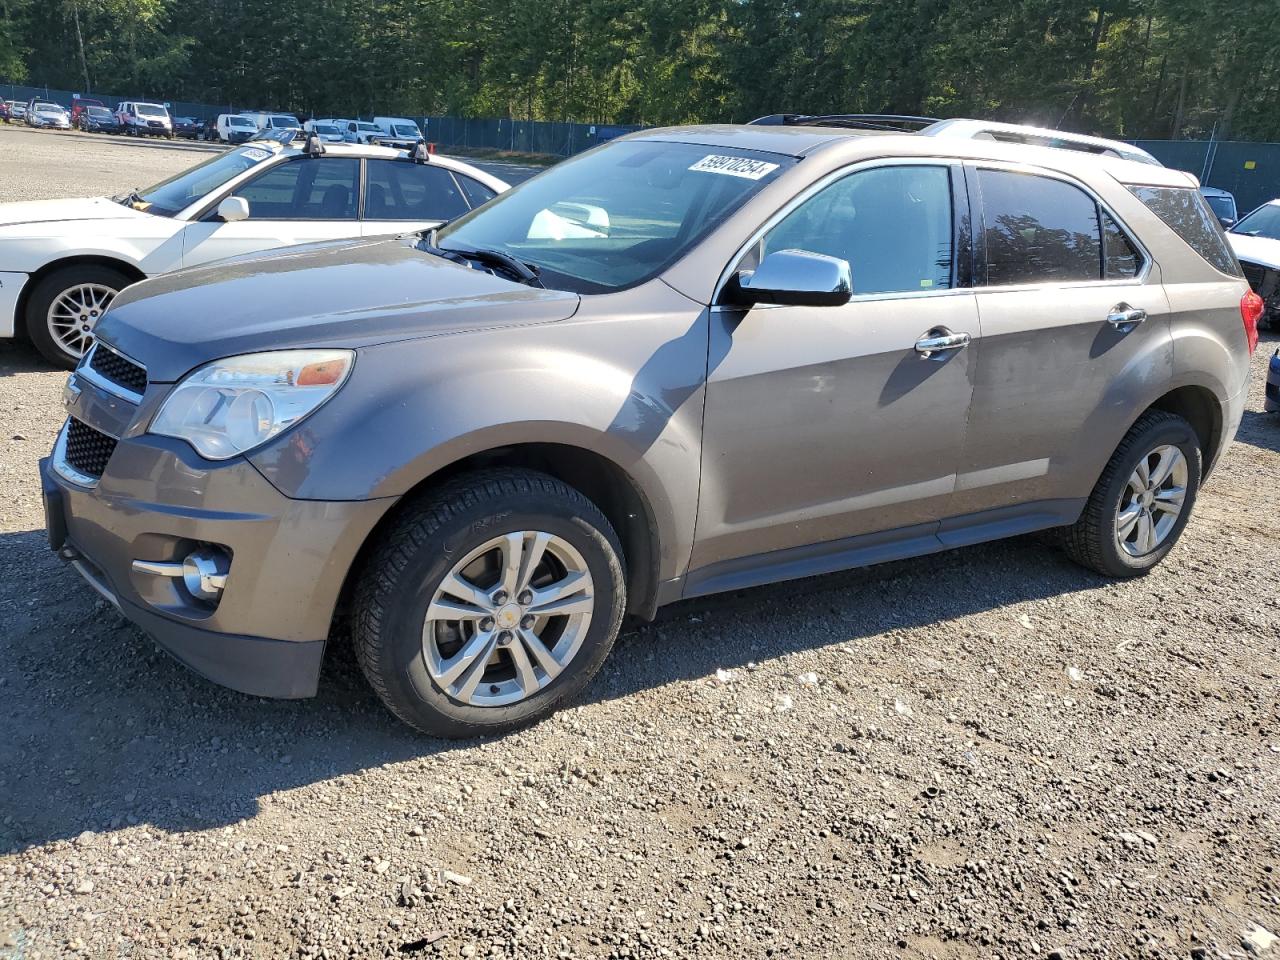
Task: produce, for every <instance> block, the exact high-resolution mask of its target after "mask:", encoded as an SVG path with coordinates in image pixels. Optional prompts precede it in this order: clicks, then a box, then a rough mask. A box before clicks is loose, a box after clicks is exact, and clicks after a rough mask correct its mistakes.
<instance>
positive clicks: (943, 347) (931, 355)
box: [916, 327, 972, 360]
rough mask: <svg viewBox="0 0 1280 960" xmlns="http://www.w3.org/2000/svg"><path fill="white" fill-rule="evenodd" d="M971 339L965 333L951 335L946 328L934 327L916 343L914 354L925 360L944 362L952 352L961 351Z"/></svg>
mask: <svg viewBox="0 0 1280 960" xmlns="http://www.w3.org/2000/svg"><path fill="white" fill-rule="evenodd" d="M970 339H972V338H971V337H970V336H969V334H967V333H952V332H951V331H950V330H948V329H947V328H946V327H934V328H933V329H932V330H930V331H929V332H928V333H926V334H925V335H924V336H923V337H921V338H920V339H919V340H917V341H916V353H918V354H920V356H921V357H923V358H924V359H926V360H945V359H946V358H947V356H948V355H949V354H950V353H951V351H952V350H962V349H964V348H965V347H967V346H968V345H969V340H970Z"/></svg>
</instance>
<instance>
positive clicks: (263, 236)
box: [182, 156, 360, 267]
mask: <svg viewBox="0 0 1280 960" xmlns="http://www.w3.org/2000/svg"><path fill="white" fill-rule="evenodd" d="M232 196H237V197H243V198H244V199H245V200H247V201H248V202H249V219H247V220H240V221H237V222H235V223H225V222H223V221H222V220H221V219H219V218H218V215H217V212H216V210H215V211H210V212H209V213H208V214H206V215H205V217H204V219H202V220H199V221H197V222H195V223H192V224H191V225H190V226H189V227H187V229H186V230H185V231H184V234H183V244H182V265H183V266H184V267H190V266H193V265H195V264H200V263H208V262H209V261H211V260H221V259H222V258H223V257H234V256H237V255H239V254H242V253H253V252H256V251H259V250H269V249H272V248H275V247H287V246H293V245H295V244H299V243H310V242H312V241H316V240H336V239H340V238H343V237H358V236H360V219H359V216H358V212H359V200H360V160H359V159H358V158H356V157H325V156H321V157H295V158H294V159H291V160H286V161H284V162H282V163H278V164H276V165H274V166H272V167H269V168H268V169H266V170H264V171H263V172H262V173H260V174H258V176H256V177H254V178H253V179H252V180H249V181H247V182H246V183H244V184H242V185H240V186H239V187H237V188H236V189H235V191H234V192H233V193H232Z"/></svg>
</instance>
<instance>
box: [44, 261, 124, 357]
mask: <svg viewBox="0 0 1280 960" xmlns="http://www.w3.org/2000/svg"><path fill="white" fill-rule="evenodd" d="M128 285H129V278H128V277H126V276H125V275H124V274H123V273H121V272H120V271H119V270H112V269H111V268H110V267H100V266H97V265H96V264H86V265H80V266H70V267H63V268H62V269H61V270H55V271H54V272H53V273H51V274H49V275H48V276H47V277H45V278H44V279H42V280H41V281H40V282H39V283H37V284H36V286H35V288H34V289H33V290H32V291H31V296H30V298H29V299H28V300H27V315H26V320H27V334H28V336H30V337H31V342H32V343H33V344H35V347H36V349H37V350H39V351H40V352H41V353H42V354H44V356H45V359H47V360H49V361H50V362H51V363H54V364H57V365H58V366H60V367H63V368H65V369H67V370H70V369H72V368H74V367H75V365H76V364H77V363H79V362H80V358H81V357H82V356H84V353H85V351H86V350H88V349H89V344H91V343H92V342H93V330H94V328H95V327H96V326H97V325H98V321H99V320H101V319H102V315H103V314H104V313H105V312H106V310H107V307H108V306H110V304H111V301H112V300H114V299H115V296H116V294H117V293H119V292H120V291H121V290H123V289H124V288H125V287H126V286H128Z"/></svg>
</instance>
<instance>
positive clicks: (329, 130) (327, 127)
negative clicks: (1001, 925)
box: [311, 123, 342, 134]
mask: <svg viewBox="0 0 1280 960" xmlns="http://www.w3.org/2000/svg"><path fill="white" fill-rule="evenodd" d="M311 129H312V130H313V131H314V132H316V133H324V134H334V133H341V132H342V131H340V130H339V129H338V128H337V127H335V126H334V125H333V124H332V123H313V124H312V125H311Z"/></svg>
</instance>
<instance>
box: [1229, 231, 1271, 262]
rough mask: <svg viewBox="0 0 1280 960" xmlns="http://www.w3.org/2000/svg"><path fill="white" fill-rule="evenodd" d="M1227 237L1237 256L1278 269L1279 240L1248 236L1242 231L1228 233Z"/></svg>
mask: <svg viewBox="0 0 1280 960" xmlns="http://www.w3.org/2000/svg"><path fill="white" fill-rule="evenodd" d="M1227 239H1228V240H1230V241H1231V249H1232V250H1234V251H1235V254H1236V257H1237V258H1239V259H1241V260H1248V261H1249V262H1250V263H1257V264H1260V265H1262V266H1264V267H1269V268H1271V269H1272V270H1280V240H1272V239H1271V238H1270V237H1250V236H1247V235H1245V234H1243V233H1228V234H1227Z"/></svg>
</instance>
